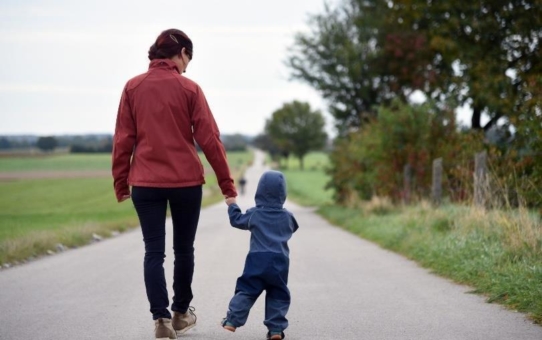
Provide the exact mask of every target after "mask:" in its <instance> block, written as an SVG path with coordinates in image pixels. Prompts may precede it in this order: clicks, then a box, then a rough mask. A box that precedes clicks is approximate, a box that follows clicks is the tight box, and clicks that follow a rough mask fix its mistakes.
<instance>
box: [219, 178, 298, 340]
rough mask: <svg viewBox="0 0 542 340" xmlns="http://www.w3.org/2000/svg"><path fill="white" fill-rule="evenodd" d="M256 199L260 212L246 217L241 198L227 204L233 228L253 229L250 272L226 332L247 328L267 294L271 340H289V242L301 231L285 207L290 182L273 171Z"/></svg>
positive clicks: (234, 302)
mask: <svg viewBox="0 0 542 340" xmlns="http://www.w3.org/2000/svg"><path fill="white" fill-rule="evenodd" d="M255 199H256V207H254V208H251V209H249V210H247V212H246V213H245V214H243V213H242V212H241V208H239V206H238V205H237V203H236V199H235V198H228V199H226V204H227V205H228V214H229V217H230V224H231V225H232V226H233V227H235V228H239V229H243V230H249V231H250V232H251V234H252V235H251V238H250V251H249V253H248V255H247V258H246V262H245V269H244V271H243V275H242V276H241V277H239V278H238V279H237V285H236V287H235V295H234V296H233V298H232V299H231V301H230V304H229V307H228V312H227V315H226V317H225V318H224V320H222V327H223V328H224V329H227V330H229V331H231V332H235V330H236V328H238V327H241V326H243V325H244V324H245V323H246V321H247V318H248V313H249V312H250V308H251V307H252V306H253V305H254V303H255V302H256V299H258V297H259V296H260V294H261V293H262V292H263V291H264V290H265V291H266V297H265V321H264V325H265V326H266V327H267V329H268V332H267V339H272V340H279V339H283V338H284V330H285V329H286V328H287V327H288V320H287V319H286V313H288V309H289V307H290V291H289V289H288V287H287V284H288V272H289V267H290V259H289V254H290V250H289V248H288V240H289V239H290V238H291V237H292V234H293V233H294V232H295V231H296V230H297V229H298V228H299V226H298V224H297V221H296V220H295V218H294V216H293V215H292V213H290V212H289V211H287V210H286V209H284V208H283V205H284V202H285V201H286V182H285V180H284V175H283V174H282V173H281V172H278V171H267V172H265V173H264V174H263V175H262V177H261V178H260V181H259V182H258V189H257V191H256V197H255Z"/></svg>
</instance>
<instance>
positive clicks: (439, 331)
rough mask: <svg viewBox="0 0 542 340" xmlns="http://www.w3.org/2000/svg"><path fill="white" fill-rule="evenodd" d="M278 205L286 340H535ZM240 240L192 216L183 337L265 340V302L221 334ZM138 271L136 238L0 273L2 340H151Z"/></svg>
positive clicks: (453, 291)
mask: <svg viewBox="0 0 542 340" xmlns="http://www.w3.org/2000/svg"><path fill="white" fill-rule="evenodd" d="M261 162H262V158H261V155H260V154H258V158H257V160H256V162H255V165H254V166H253V167H251V168H250V169H249V171H248V172H247V180H248V184H247V193H246V194H245V195H244V196H242V197H240V198H239V200H238V202H239V204H240V206H241V208H242V209H243V210H245V209H247V208H249V207H251V206H252V205H253V196H254V190H255V187H256V184H257V181H258V178H259V175H260V174H261V173H262V171H263V170H264V169H265V167H264V166H263V165H262V164H261ZM124 204H130V203H124ZM286 206H287V208H288V209H289V210H290V211H292V212H293V213H294V214H295V216H296V218H297V221H298V222H299V225H300V229H299V231H298V232H297V233H296V234H295V235H294V238H293V239H292V241H291V243H290V249H291V259H290V261H291V267H290V284H289V287H290V290H291V293H292V305H291V308H290V312H289V314H288V318H289V320H290V327H289V328H288V329H287V330H286V338H287V339H298V340H300V339H326V340H330V339H337V340H349V339H356V340H359V339H368V340H380V339H382V340H384V339H385V340H391V339H397V340H407V339H412V340H424V339H427V340H437V339H439V340H474V339H479V340H541V339H542V327H540V326H537V325H533V324H532V323H531V322H529V321H528V320H527V319H526V318H525V317H524V315H522V314H520V313H515V312H512V311H509V310H505V309H504V308H502V307H501V306H498V305H493V304H487V303H485V302H484V299H483V297H480V296H477V295H474V294H469V293H468V292H469V291H470V290H471V289H470V288H469V287H464V286H460V285H456V284H454V283H451V282H450V281H448V280H446V279H443V278H439V277H437V276H435V275H433V274H431V273H429V272H428V271H427V270H425V269H423V268H420V267H419V266H417V265H416V264H415V263H413V262H411V261H409V260H407V259H405V258H403V257H401V256H399V255H396V254H394V253H391V252H389V251H386V250H383V249H381V248H379V247H378V246H376V245H374V244H372V243H370V242H367V241H365V240H362V239H359V238H358V237H356V236H353V235H351V234H349V233H347V232H345V231H343V230H341V229H339V228H337V227H334V226H332V225H330V224H329V223H327V222H326V221H325V220H323V219H322V218H320V217H318V216H317V215H316V214H314V213H313V212H312V210H311V209H309V208H302V207H299V206H297V205H294V204H292V203H290V202H287V205H286ZM168 228H170V226H168ZM168 230H170V229H168ZM169 235H171V233H169V234H168V237H169ZM168 241H169V242H170V244H171V239H170V238H168ZM248 241H249V233H248V232H246V231H241V230H237V229H234V228H231V227H229V224H228V221H227V213H226V205H225V204H223V203H220V204H217V205H214V206H212V207H209V208H207V209H204V210H203V211H202V215H201V222H200V226H199V230H198V235H197V239H196V272H195V277H194V284H193V287H194V295H195V298H194V300H193V305H194V306H195V308H196V314H197V316H198V326H197V327H195V328H194V329H193V330H191V331H189V332H187V333H186V334H185V335H183V336H182V337H181V338H186V339H237V340H245V339H265V333H266V329H265V327H264V326H263V324H262V321H263V298H260V299H259V301H258V302H257V303H256V305H255V307H254V308H253V311H252V312H251V315H250V317H249V320H248V323H247V325H246V326H245V327H242V328H239V329H238V330H237V332H236V333H229V332H227V331H224V330H223V329H222V328H221V327H220V326H219V322H220V320H221V319H222V317H223V316H224V315H225V312H226V308H227V305H228V302H229V300H230V298H231V296H232V294H233V290H234V286H235V280H236V278H237V277H238V276H239V275H240V274H241V272H242V268H243V264H244V258H245V256H246V253H247V250H248ZM168 248H171V246H168ZM168 251H169V253H168V256H167V258H166V272H167V273H168V274H169V275H168V277H171V273H172V258H173V256H172V252H171V249H168ZM142 269H143V241H142V236H141V233H140V231H139V230H134V231H131V232H128V233H125V234H122V235H120V236H117V237H115V238H112V239H108V240H105V241H102V242H99V243H96V244H93V245H89V246H86V247H82V248H79V249H75V250H69V251H66V252H64V253H61V254H58V255H53V256H50V257H47V258H43V259H40V260H37V261H34V262H31V263H28V264H25V265H21V266H17V267H14V268H11V269H7V270H2V271H0V310H1V311H0V339H2V340H4V339H5V340H22V339H40V340H41V339H55V340H73V339H144V340H149V339H153V329H154V324H153V322H152V318H151V314H150V313H149V312H148V303H147V301H146V296H145V291H144V285H143V271H142ZM168 284H171V281H169V282H168Z"/></svg>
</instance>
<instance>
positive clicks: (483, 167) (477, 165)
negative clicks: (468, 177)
mask: <svg viewBox="0 0 542 340" xmlns="http://www.w3.org/2000/svg"><path fill="white" fill-rule="evenodd" d="M487 185H488V183H487V153H486V152H485V151H483V152H479V153H477V154H476V155H475V156H474V204H475V205H477V206H479V207H485V205H486V199H487V197H486V194H487V189H488V188H487Z"/></svg>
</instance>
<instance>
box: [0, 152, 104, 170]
mask: <svg viewBox="0 0 542 340" xmlns="http://www.w3.org/2000/svg"><path fill="white" fill-rule="evenodd" d="M110 168H111V155H109V154H61V155H58V154H53V155H45V156H37V157H2V158H0V172H12V171H17V172H21V171H22V172H25V171H28V172H29V171H32V172H34V171H88V170H105V171H107V170H110Z"/></svg>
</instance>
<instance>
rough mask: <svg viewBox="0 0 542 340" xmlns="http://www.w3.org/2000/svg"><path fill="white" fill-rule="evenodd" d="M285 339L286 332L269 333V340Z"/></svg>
mask: <svg viewBox="0 0 542 340" xmlns="http://www.w3.org/2000/svg"><path fill="white" fill-rule="evenodd" d="M285 337H286V335H284V332H271V331H269V332H267V340H282V339H284V338H285Z"/></svg>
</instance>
